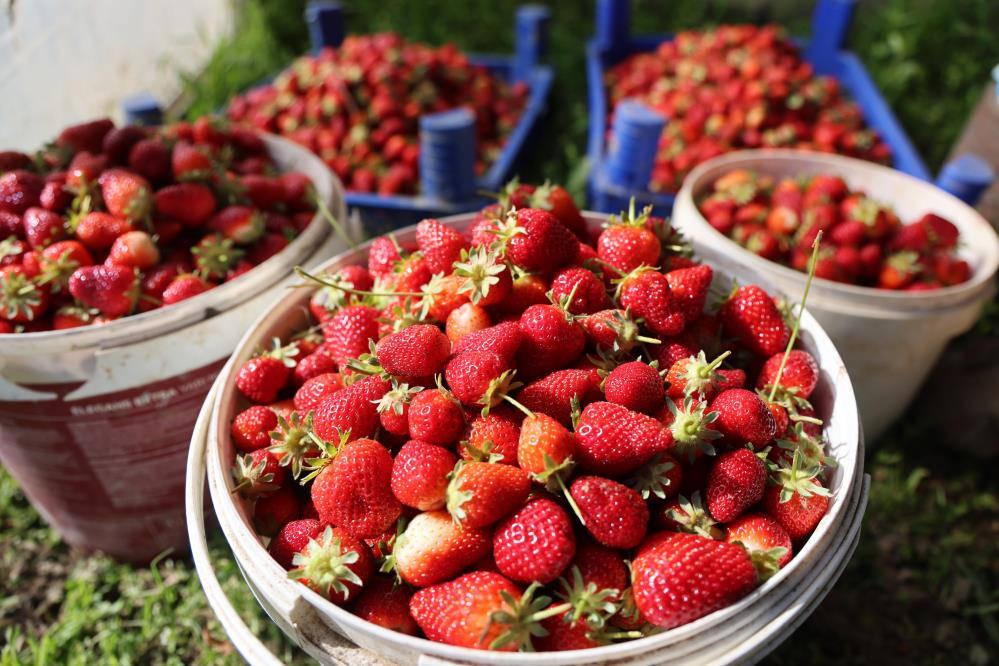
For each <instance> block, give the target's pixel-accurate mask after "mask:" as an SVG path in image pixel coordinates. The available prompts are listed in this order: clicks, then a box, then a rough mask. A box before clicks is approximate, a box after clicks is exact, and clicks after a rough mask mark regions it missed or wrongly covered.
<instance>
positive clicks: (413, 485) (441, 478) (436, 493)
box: [392, 439, 457, 511]
mask: <svg viewBox="0 0 999 666" xmlns="http://www.w3.org/2000/svg"><path fill="white" fill-rule="evenodd" d="M456 462H457V458H456V456H455V455H454V453H453V452H451V451H450V450H448V449H445V448H444V447H441V446H437V445H436V444H427V443H426V442H421V441H419V440H415V439H411V440H409V441H408V442H406V443H405V444H403V445H402V448H400V449H399V452H398V453H396V456H395V461H394V462H393V464H392V494H394V495H395V496H396V499H398V500H399V501H400V502H402V503H403V504H405V505H406V506H410V507H413V508H414V509H418V510H420V511H433V510H436V509H443V508H444V504H445V501H446V499H447V497H446V496H447V487H448V475H449V474H450V473H451V471H452V470H453V469H454V465H455V463H456Z"/></svg>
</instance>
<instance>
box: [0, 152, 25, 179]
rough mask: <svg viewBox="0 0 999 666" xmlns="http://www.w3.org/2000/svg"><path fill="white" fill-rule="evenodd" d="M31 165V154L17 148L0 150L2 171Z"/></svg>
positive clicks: (0, 169) (0, 168)
mask: <svg viewBox="0 0 999 666" xmlns="http://www.w3.org/2000/svg"><path fill="white" fill-rule="evenodd" d="M30 167H31V156H30V155H27V154H25V153H22V152H19V151H16V150H0V173H3V172H5V171H14V170H16V169H28V168H30Z"/></svg>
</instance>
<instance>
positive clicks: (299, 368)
mask: <svg viewBox="0 0 999 666" xmlns="http://www.w3.org/2000/svg"><path fill="white" fill-rule="evenodd" d="M317 337H319V340H320V341H322V336H320V335H318V334H317ZM295 343H296V344H297V345H298V349H299V356H300V357H301V356H302V355H303V354H307V355H306V356H304V357H302V358H299V359H298V363H297V364H296V365H295V372H294V375H293V377H292V383H294V384H295V386H301V385H302V384H304V383H305V382H307V381H308V380H310V379H312V378H313V377H318V376H319V375H325V374H331V373H336V371H337V364H336V360H334V358H333V357H332V356H331V355H330V354H329V353H328V351H327V349H326V348H324V349H322V350H321V351H318V352H317V351H312V352H311V353H309V352H308V351H307V350H306V349H305V346H306V345H304V344H303V341H302V340H301V339H297V340H295ZM316 349H318V347H316Z"/></svg>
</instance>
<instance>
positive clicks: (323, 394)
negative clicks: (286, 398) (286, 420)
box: [295, 357, 343, 414]
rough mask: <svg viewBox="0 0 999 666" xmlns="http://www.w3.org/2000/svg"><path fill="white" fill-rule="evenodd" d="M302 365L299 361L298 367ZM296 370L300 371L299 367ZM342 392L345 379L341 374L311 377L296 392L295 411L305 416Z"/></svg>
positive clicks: (334, 373) (331, 373)
mask: <svg viewBox="0 0 999 666" xmlns="http://www.w3.org/2000/svg"><path fill="white" fill-rule="evenodd" d="M307 358H310V357H307ZM301 364H302V362H301V361H299V364H298V365H301ZM295 370H298V367H297V366H296V368H295ZM341 390H343V377H342V376H341V375H340V373H337V372H325V373H323V374H321V375H316V376H315V377H310V378H309V379H307V380H305V383H303V384H302V385H301V386H300V387H299V389H298V390H297V391H295V409H296V410H298V411H299V412H301V413H303V414H305V413H307V412H308V411H309V410H312V409H315V408H316V407H318V406H319V405H320V403H322V402H323V401H324V400H326V398H328V397H330V396H331V395H333V394H334V393H336V392H337V391H341Z"/></svg>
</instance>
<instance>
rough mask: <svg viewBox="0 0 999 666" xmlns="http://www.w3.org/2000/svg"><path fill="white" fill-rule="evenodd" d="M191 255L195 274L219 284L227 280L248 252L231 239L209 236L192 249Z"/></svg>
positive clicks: (214, 235) (216, 235)
mask: <svg viewBox="0 0 999 666" xmlns="http://www.w3.org/2000/svg"><path fill="white" fill-rule="evenodd" d="M191 254H192V255H193V257H194V266H195V273H196V274H197V275H199V276H200V277H203V278H205V279H206V280H213V281H216V282H219V281H222V280H224V279H225V277H226V275H227V274H228V273H229V271H230V270H231V269H232V268H233V267H234V266H236V264H237V263H238V262H239V260H240V259H242V258H243V255H245V254H246V252H244V251H243V250H242V249H240V248H238V247H236V246H235V244H234V242H233V241H232V239H230V238H225V237H224V236H222V235H221V234H209V235H208V236H205V237H204V238H202V239H201V240H200V241H198V244H197V245H195V246H194V247H192V248H191Z"/></svg>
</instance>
